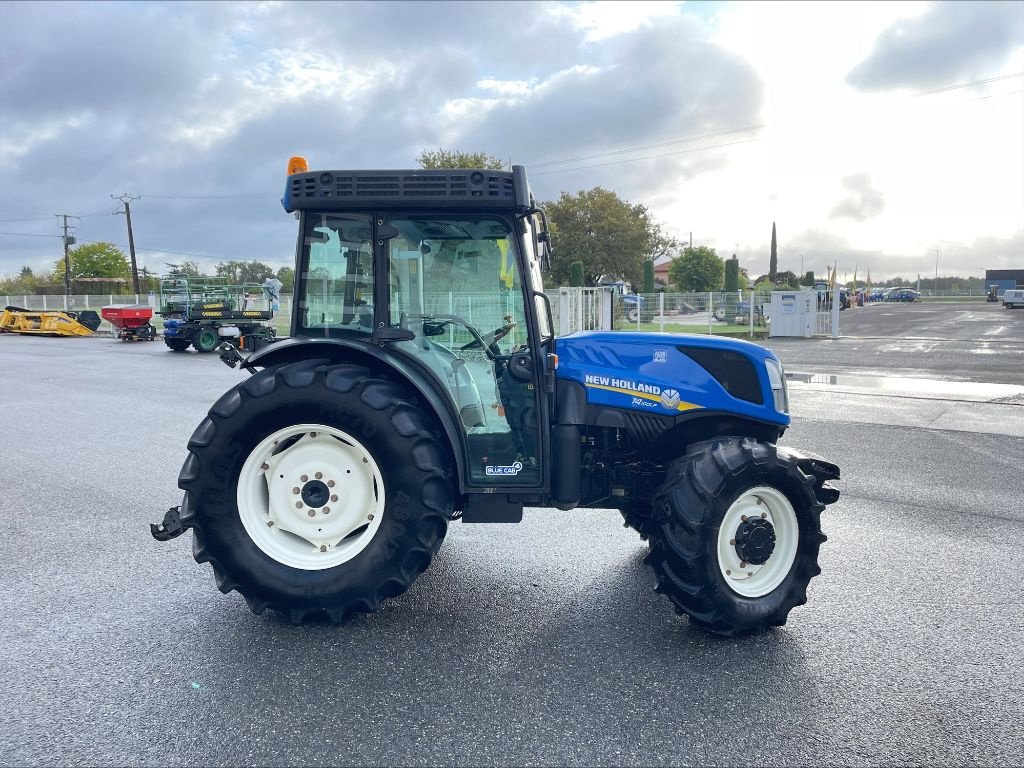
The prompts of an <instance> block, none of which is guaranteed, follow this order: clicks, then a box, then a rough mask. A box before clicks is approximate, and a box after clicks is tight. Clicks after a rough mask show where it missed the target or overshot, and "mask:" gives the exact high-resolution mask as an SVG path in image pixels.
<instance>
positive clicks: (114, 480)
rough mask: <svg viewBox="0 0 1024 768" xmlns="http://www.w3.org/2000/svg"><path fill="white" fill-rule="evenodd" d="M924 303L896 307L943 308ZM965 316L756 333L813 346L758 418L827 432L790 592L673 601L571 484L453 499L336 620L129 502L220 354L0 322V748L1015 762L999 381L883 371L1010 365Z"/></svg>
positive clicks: (50, 756)
mask: <svg viewBox="0 0 1024 768" xmlns="http://www.w3.org/2000/svg"><path fill="white" fill-rule="evenodd" d="M898 309H899V310H900V312H901V313H902V312H903V310H909V312H908V313H905V314H894V315H893V317H892V318H890V320H889V322H892V323H897V321H902V320H904V319H906V318H909V317H912V316H915V315H916V313H917V312H923V311H924V310H923V309H920V308H919V307H917V306H913V307H899V308H898ZM1000 309H1001V308H1000ZM856 311H857V312H859V311H861V310H856ZM871 311H872V312H873V310H871ZM955 311H962V312H966V313H974V312H986V311H988V308H987V307H984V308H982V309H978V308H977V307H976V306H974V305H972V307H970V308H968V309H964V310H955ZM847 314H848V313H846V312H844V313H843V320H844V322H845V321H846V320H847V317H846V316H847ZM850 314H851V317H852V316H853V314H852V313H850ZM1018 314H1020V315H1021V319H1024V312H1020V313H1018ZM857 317H858V318H859V317H861V316H860V315H857ZM863 317H864V318H865V320H868V319H872V318H874V319H877V320H878V321H879V322H881V321H882V317H883V316H882V314H881V313H878V314H877V315H876V316H872V315H870V314H869V312H865V314H864V316H863ZM997 317H999V318H1002V317H1003V316H1002V315H997V314H995V313H993V315H992V317H991V322H992V323H996V322H998V321H997V320H996V318H997ZM940 318H947V315H945V314H943V315H941V316H935V317H933V318H932V319H922V321H921V322H922V324H923V325H922V327H921V329H920V330H921V333H922V336H923V335H924V334H926V333H932V336H933V338H943V339H950V338H951V337H953V336H955V334H953V333H950V332H948V331H943V332H942V333H939V332H938V331H937V330H936V329H935V327H934V326H935V323H941V322H945V319H940ZM1015 321H1016V319H1015ZM854 322H855V321H854ZM1016 322H1020V321H1016ZM847 327H849V325H847ZM916 327H917V326H914V328H916ZM990 327H991V326H986V325H985V324H984V323H983V322H982V321H978V322H977V325H976V326H975V331H976V333H975V334H974V335H972V336H971V337H970V338H967V339H960V340H956V339H953V340H952V341H947V342H946V343H953V342H954V341H955V342H956V343H962V344H964V345H965V346H964V347H963V348H962V349H961V350H960V352H959V353H955V354H952V355H950V356H949V358H948V360H947V357H946V356H945V355H944V354H942V353H941V349H943V348H938V349H940V352H935V351H931V352H929V351H926V350H925V349H924V348H923V347H922V348H920V349H916V348H915V349H912V350H911V351H910V352H906V351H905V350H904V351H903V352H897V351H879V350H880V348H881V347H885V346H886V345H893V344H901V343H903V342H901V341H900V340H899V339H898V338H897V337H898V336H899V335H900V334H901V331H902V330H903V329H902V328H901V327H900V325H898V324H896V325H893V327H892V328H891V332H890V333H888V334H885V333H882V332H881V331H877V332H876V333H877V336H876V337H875V340H874V342H873V343H872V342H871V340H870V339H867V338H865V339H861V340H847V339H843V340H840V343H838V344H837V343H835V342H832V341H828V340H794V341H786V342H785V343H784V344H779V345H773V344H771V343H770V342H769V344H770V345H772V346H777V347H778V348H779V351H780V354H781V355H782V358H783V360H784V362H786V364H787V368H788V369H789V370H790V371H795V372H807V373H811V374H821V376H822V377H821V378H820V380H819V381H814V380H813V379H814V377H813V376H808V377H805V379H807V380H800V379H794V380H792V381H791V385H790V395H791V399H792V402H793V411H794V425H793V426H792V427H791V429H790V430H789V432H787V434H786V436H785V438H784V440H783V442H784V443H787V444H790V445H794V446H799V447H803V448H806V449H808V450H811V451H814V452H817V453H820V454H822V455H824V456H826V457H828V458H829V459H830V460H833V461H835V462H837V463H838V464H839V465H840V466H841V467H842V471H843V476H844V480H843V481H842V482H841V488H842V491H843V495H842V498H841V499H840V501H839V502H838V503H837V504H835V505H833V506H831V507H829V508H828V510H827V512H826V513H825V516H824V518H823V524H824V528H825V531H826V533H827V534H828V536H829V541H828V542H827V543H826V544H825V545H824V546H823V547H822V554H821V566H822V571H823V572H822V575H821V576H820V577H818V578H816V579H815V580H814V581H813V582H812V585H811V588H810V590H809V601H808V603H807V604H806V605H805V606H802V607H800V608H797V609H796V610H794V611H793V613H792V614H791V615H790V620H789V623H788V624H787V625H786V626H785V627H782V628H778V629H775V630H773V631H770V632H767V633H765V634H762V635H758V636H754V637H747V638H742V639H739V640H725V639H721V638H717V637H712V636H709V635H707V634H705V633H704V632H702V631H701V630H699V629H696V628H694V627H691V626H690V624H689V622H688V620H687V619H686V618H684V617H679V616H676V615H675V614H674V613H673V611H672V610H671V607H670V605H669V603H668V602H667V601H666V600H665V599H664V598H663V597H661V596H659V595H656V594H655V593H654V592H653V579H652V577H651V575H650V574H649V573H648V572H647V569H646V567H645V566H644V565H643V564H642V562H641V561H642V558H643V556H644V553H645V551H646V545H645V544H644V543H642V542H641V541H640V540H639V538H638V537H637V536H636V534H635V533H633V532H632V531H630V530H627V529H624V528H623V527H622V525H621V521H620V518H619V517H618V515H617V514H615V513H610V512H600V511H587V510H578V511H572V512H560V511H557V510H553V509H531V510H527V511H526V514H525V517H524V520H523V523H522V524H520V525H508V526H502V525H466V524H462V523H454V524H452V525H451V526H450V528H449V532H448V536H447V539H446V540H445V543H444V545H443V546H442V548H441V550H440V552H439V553H438V556H437V557H436V559H435V561H434V563H433V565H432V566H431V568H430V569H429V570H428V571H427V573H425V574H424V575H423V576H422V577H421V578H420V579H419V580H418V581H417V582H416V583H415V584H414V585H413V587H412V589H411V590H410V591H409V592H408V593H406V594H405V595H403V596H401V597H399V598H397V599H395V600H392V601H390V602H388V603H386V604H385V606H384V607H383V608H382V610H381V611H380V612H378V613H377V614H374V615H372V616H362V617H357V618H355V619H353V620H351V621H349V622H348V623H346V624H344V625H343V626H340V627H333V626H329V625H326V624H313V625H306V626H301V627H294V626H290V625H288V624H286V623H285V622H283V621H282V620H281V619H279V618H278V617H276V616H275V615H273V614H270V613H267V614H264V615H263V616H261V617H257V616H253V615H252V614H250V613H249V611H248V609H247V608H246V607H245V604H244V602H243V600H242V599H241V597H240V596H239V595H238V594H237V593H232V594H230V595H227V596H225V595H221V594H220V593H219V592H218V591H217V589H216V587H215V585H214V582H213V577H212V573H211V571H210V568H209V566H207V565H204V566H198V565H196V564H195V562H194V561H193V560H192V557H191V540H190V539H191V536H190V535H185V536H182V537H179V538H178V539H175V540H173V541H171V542H168V543H158V542H155V541H154V540H153V539H151V538H150V535H149V531H148V524H149V523H150V522H153V521H156V520H158V519H159V518H160V517H161V515H162V513H163V511H164V510H165V509H166V508H167V507H168V506H171V505H173V504H176V503H178V501H179V499H180V494H179V492H178V491H177V489H176V478H177V472H178V469H179V467H180V464H181V461H182V460H183V459H184V457H185V443H186V441H187V439H188V437H189V435H190V434H191V431H192V429H193V428H194V426H195V425H196V424H198V423H199V421H200V420H201V419H202V417H203V416H204V414H205V412H206V409H207V408H208V407H209V405H210V404H211V403H212V402H213V401H214V399H216V397H218V396H219V395H220V393H221V392H223V391H224V390H225V389H227V388H228V387H230V386H232V385H233V384H234V383H236V382H237V381H238V380H239V378H240V376H241V375H243V374H239V373H238V372H237V371H233V370H231V369H228V368H227V367H225V366H223V365H222V364H221V363H220V362H218V361H217V359H216V358H215V357H214V356H204V355H199V354H195V353H191V352H190V353H184V354H175V353H171V352H169V351H168V350H166V349H165V348H164V347H163V345H162V344H161V343H160V342H159V341H157V342H155V343H149V344H147V343H137V344H124V343H120V342H116V341H113V340H110V339H102V338H92V339H41V338H22V337H16V336H0V460H2V466H3V468H4V471H3V474H2V475H0V498H2V499H3V501H4V502H5V503H4V504H3V506H2V507H0V520H2V523H3V535H2V536H0V578H2V583H3V585H4V598H5V599H4V601H3V604H2V605H3V608H2V611H3V620H2V622H0V648H2V649H3V653H2V654H0V686H2V691H3V693H2V696H0V701H2V703H0V715H2V721H3V727H2V728H0V764H4V765H69V764H85V765H184V764H199V765H242V764H245V765H249V764H251V765H268V764H273V765H364V764H366V765H480V764H498V765H552V764H558V765H643V766H651V765H688V764H701V765H744V766H757V765H801V766H804V765H877V764H892V765H1000V766H1002V765H1015V764H1016V765H1019V764H1020V763H1021V762H1022V759H1024V736H1022V733H1024V731H1022V729H1021V727H1020V723H1021V722H1022V721H1024V663H1022V654H1021V647H1022V644H1024V608H1022V602H1024V600H1022V592H1021V588H1020V584H1021V577H1020V574H1021V573H1022V571H1024V555H1022V550H1021V547H1020V542H1021V541H1022V540H1024V501H1022V498H1024V497H1022V495H1021V494H1022V490H1024V489H1022V484H1021V466H1022V465H1024V403H1021V402H1019V401H1018V399H1017V398H1016V397H1015V396H1014V395H1013V394H1012V393H1013V390H1012V389H1011V390H993V391H987V390H986V389H985V388H984V387H982V388H980V389H976V390H972V389H970V388H961V389H956V388H953V389H943V388H942V387H935V386H923V388H921V389H915V385H914V383H913V382H909V383H908V381H907V379H913V378H918V379H922V380H924V379H928V380H933V381H939V380H941V381H947V382H961V383H962V382H974V383H986V382H987V383H992V384H1002V385H1004V386H1009V387H1012V386H1014V385H1015V384H1024V381H1021V379H1022V378H1024V377H1022V375H1021V373H1022V371H1024V364H1022V363H1021V358H1020V357H1019V355H1020V354H1021V352H1020V351H1014V350H1016V349H1017V347H1018V346H1020V345H1021V341H1022V337H1021V335H1020V329H1021V327H1022V326H1021V325H1017V326H1014V327H1016V328H1017V336H1016V338H1015V339H1006V340H1004V341H999V342H998V343H999V344H1005V345H1006V347H1005V349H1004V348H1000V350H1001V351H1000V352H997V353H993V354H971V353H969V352H968V351H965V350H967V349H969V348H970V347H971V346H972V345H976V343H977V339H979V338H984V336H985V335H986V334H985V329H986V328H990ZM929 329H931V330H929ZM939 330H941V329H939ZM771 341H772V342H774V341H775V340H771ZM993 343H996V342H993ZM847 344H851V345H852V344H856V345H861V344H863V345H864V346H856V347H851V346H845V345H847ZM1015 345H1016V346H1015ZM911 346H912V345H911ZM851 349H856V350H857V360H855V361H851V360H850V359H849V358H850V350H851ZM1005 350H1009V352H1007V354H1009V355H1010V356H1011V357H1012V356H1013V355H1017V357H1015V358H1013V359H1015V360H1016V361H1017V362H1016V363H1013V362H1012V360H1011V361H1010V362H1009V363H1007V362H1006V361H1005V360H1004V359H1002V356H1001V355H1002V352H1003V351H1005ZM873 355H879V356H880V357H878V358H877V359H879V360H883V359H884V360H888V359H890V358H892V359H894V360H895V359H898V360H903V361H904V363H905V365H900V366H895V365H894V366H892V367H882V366H878V367H875V366H874V365H873V363H871V362H870V361H871V360H872V359H874V358H872V356H873ZM958 358H965V359H964V360H960V359H958ZM865 361H869V362H865ZM1014 365H1016V369H1015V370H1016V373H1017V375H1016V377H1015V376H1013V372H1014ZM893 372H896V373H900V374H901V375H903V379H901V380H900V382H899V383H898V386H897V388H896V390H895V391H893V390H889V389H885V388H884V387H880V386H877V384H876V385H871V384H870V383H868V382H866V380H865V379H863V378H862V379H854V380H853V383H851V382H850V380H848V379H841V377H842V376H843V375H851V374H853V373H858V374H863V375H866V376H877V375H878V374H880V373H881V374H886V373H893ZM831 374H838V376H830V375H831ZM832 379H834V380H835V381H834V382H833V381H832ZM1008 392H1009V394H1008ZM914 408H917V409H919V410H918V411H914V410H913V409H914ZM964 408H968V409H970V408H982V409H988V410H986V411H985V415H984V418H980V417H979V418H977V419H975V418H974V412H973V411H970V410H968V411H966V412H964V411H962V409H964ZM958 409H961V410H958ZM964 413H966V414H967V415H964ZM950 425H952V427H951V426H950ZM997 427H998V428H997Z"/></svg>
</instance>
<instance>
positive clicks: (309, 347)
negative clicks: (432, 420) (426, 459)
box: [241, 338, 466, 492]
mask: <svg viewBox="0 0 1024 768" xmlns="http://www.w3.org/2000/svg"><path fill="white" fill-rule="evenodd" d="M314 358H327V359H329V360H330V361H331V362H334V363H343V362H345V363H355V364H358V365H365V366H367V367H368V368H371V369H373V370H376V371H380V372H382V373H386V374H387V375H389V376H391V377H393V378H394V379H395V380H397V381H399V382H401V383H404V384H406V385H407V386H408V387H409V388H410V389H412V390H413V391H414V392H416V394H418V395H419V396H420V398H421V399H422V400H423V401H424V402H425V403H426V404H427V405H428V406H429V407H430V409H431V410H432V411H433V412H434V414H435V416H436V418H437V421H438V424H439V425H440V427H441V429H442V432H443V433H444V436H445V438H446V440H447V442H448V447H449V449H450V450H451V456H452V459H453V460H454V461H455V466H456V469H457V476H458V483H459V491H460V492H465V482H464V478H465V477H466V471H465V460H464V456H465V452H464V450H463V445H462V430H461V428H460V427H459V426H458V424H459V416H458V414H457V413H456V411H455V406H454V404H453V403H452V401H451V398H449V397H448V396H447V394H446V393H444V392H443V391H442V390H441V387H440V385H439V384H437V383H436V382H435V381H434V379H433V377H432V376H431V375H430V374H429V373H428V372H426V371H423V370H420V369H419V368H418V367H417V366H416V365H414V364H412V363H410V362H409V360H408V359H407V358H405V357H401V356H399V355H396V354H394V353H393V352H391V351H390V350H389V349H388V348H387V347H386V346H384V345H380V346H371V345H369V344H367V343H366V342H365V341H357V340H355V339H342V338H338V339H282V340H281V341H278V342H275V343H273V344H270V345H269V346H267V347H264V348H263V349H261V350H259V351H257V352H254V353H253V354H251V355H249V356H248V357H247V358H246V359H245V362H243V363H242V365H241V367H242V368H243V369H245V370H247V371H249V373H255V371H256V369H257V368H267V367H269V366H274V365H284V364H287V363H294V362H301V361H303V360H310V359H314Z"/></svg>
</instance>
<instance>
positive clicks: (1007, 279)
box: [985, 269, 1024, 296]
mask: <svg viewBox="0 0 1024 768" xmlns="http://www.w3.org/2000/svg"><path fill="white" fill-rule="evenodd" d="M990 285H994V286H995V287H996V295H997V296H1002V295H1003V291H1005V290H1006V289H1007V288H1009V289H1010V290H1013V289H1014V288H1024V269H986V270H985V288H986V289H987V288H988V287H989V286H990Z"/></svg>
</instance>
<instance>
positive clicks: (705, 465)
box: [646, 438, 825, 636]
mask: <svg viewBox="0 0 1024 768" xmlns="http://www.w3.org/2000/svg"><path fill="white" fill-rule="evenodd" d="M824 508H825V507H824V504H822V503H820V502H819V501H818V498H817V496H816V494H815V478H814V477H813V476H811V475H808V474H806V473H805V472H804V471H803V470H802V469H801V468H800V467H799V466H798V465H797V461H796V459H795V458H793V457H791V456H790V455H789V454H787V453H785V452H780V451H778V450H777V449H776V447H775V446H774V445H773V444H770V443H761V442H758V441H756V440H753V439H751V438H720V439H717V440H713V441H709V442H705V443H699V444H696V445H694V446H692V447H691V448H690V450H689V451H688V453H687V455H686V456H684V457H683V458H681V459H677V460H676V461H675V462H674V463H673V464H672V465H671V467H670V469H669V472H668V476H667V478H666V480H665V483H664V484H663V485H662V487H661V488H660V489H659V490H658V493H657V494H656V495H655V499H654V510H653V514H654V519H653V521H652V524H651V525H650V526H649V527H648V533H649V536H650V540H651V552H650V554H649V555H648V556H647V559H646V562H647V563H648V565H650V566H651V567H652V568H653V570H654V572H655V575H656V578H657V591H659V592H662V593H664V594H666V595H667V596H668V598H669V599H670V600H671V601H672V603H673V604H674V605H675V606H676V609H677V611H679V612H680V613H686V614H687V615H688V616H689V617H690V618H691V620H692V621H694V622H695V623H697V624H699V625H700V626H702V627H703V628H704V629H706V630H708V631H710V632H713V633H715V634H720V635H728V636H733V635H739V634H746V633H750V632H756V631H760V630H763V629H766V628H768V627H772V626H778V625H782V624H785V623H786V618H787V616H788V615H789V612H790V610H792V609H793V608H794V607H796V606H797V605H802V604H803V603H805V602H807V585H808V583H809V582H810V580H811V579H812V578H813V577H815V576H817V575H818V574H819V573H821V569H820V568H819V567H818V549H819V547H820V545H821V543H822V542H823V541H825V536H824V534H822V532H821V524H820V516H821V512H822V511H823V510H824Z"/></svg>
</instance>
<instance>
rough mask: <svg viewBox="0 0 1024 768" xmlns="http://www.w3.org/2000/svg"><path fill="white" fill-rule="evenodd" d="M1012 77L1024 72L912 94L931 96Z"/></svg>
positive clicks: (1020, 75) (1021, 75)
mask: <svg viewBox="0 0 1024 768" xmlns="http://www.w3.org/2000/svg"><path fill="white" fill-rule="evenodd" d="M1011 77H1024V72H1014V73H1013V74H1010V75H999V76H998V77H987V78H985V79H984V80H973V81H971V82H969V83H957V84H956V85H946V86H943V87H942V88H932V89H931V90H930V91H920V92H918V93H912V94H910V95H911V96H930V95H931V94H933V93H945V92H946V91H955V90H956V89H957V88H971V87H972V86H975V85H985V84H986V83H994V82H996V81H998V80H1008V79H1010V78H1011Z"/></svg>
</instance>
